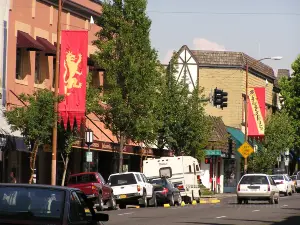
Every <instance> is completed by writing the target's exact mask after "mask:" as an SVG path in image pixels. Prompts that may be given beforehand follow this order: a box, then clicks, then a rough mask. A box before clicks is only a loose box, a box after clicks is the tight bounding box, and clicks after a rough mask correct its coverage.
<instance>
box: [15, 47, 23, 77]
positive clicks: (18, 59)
mask: <svg viewBox="0 0 300 225" xmlns="http://www.w3.org/2000/svg"><path fill="white" fill-rule="evenodd" d="M16 79H18V80H22V79H23V76H22V50H21V49H20V48H17V54H16Z"/></svg>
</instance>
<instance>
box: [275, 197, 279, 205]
mask: <svg viewBox="0 0 300 225" xmlns="http://www.w3.org/2000/svg"><path fill="white" fill-rule="evenodd" d="M275 204H276V205H278V204H279V195H278V197H277V198H276V199H275Z"/></svg>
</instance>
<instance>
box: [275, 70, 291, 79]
mask: <svg viewBox="0 0 300 225" xmlns="http://www.w3.org/2000/svg"><path fill="white" fill-rule="evenodd" d="M290 76H291V75H290V70H288V69H278V72H277V79H278V80H279V79H280V78H281V77H290Z"/></svg>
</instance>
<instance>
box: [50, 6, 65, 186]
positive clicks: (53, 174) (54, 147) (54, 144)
mask: <svg viewBox="0 0 300 225" xmlns="http://www.w3.org/2000/svg"><path fill="white" fill-rule="evenodd" d="M61 11H62V0H58V16H57V39H56V67H55V91H54V96H55V98H56V99H57V97H58V81H59V54H60V33H61V21H60V20H61ZM57 108H58V102H57V101H55V102H54V114H55V115H54V124H53V133H52V134H53V135H52V166H51V185H56V161H57V160H56V157H57V119H58V117H57Z"/></svg>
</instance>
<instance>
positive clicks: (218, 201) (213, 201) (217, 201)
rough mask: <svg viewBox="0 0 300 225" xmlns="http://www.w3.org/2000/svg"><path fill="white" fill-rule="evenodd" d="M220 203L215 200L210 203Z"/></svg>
mask: <svg viewBox="0 0 300 225" xmlns="http://www.w3.org/2000/svg"><path fill="white" fill-rule="evenodd" d="M220 202H221V201H220V200H218V199H217V200H212V201H211V203H220Z"/></svg>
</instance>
